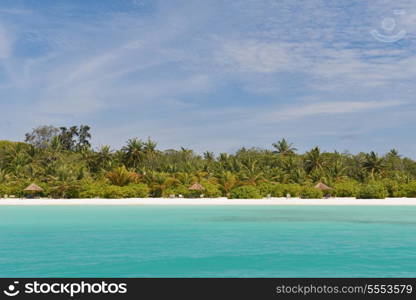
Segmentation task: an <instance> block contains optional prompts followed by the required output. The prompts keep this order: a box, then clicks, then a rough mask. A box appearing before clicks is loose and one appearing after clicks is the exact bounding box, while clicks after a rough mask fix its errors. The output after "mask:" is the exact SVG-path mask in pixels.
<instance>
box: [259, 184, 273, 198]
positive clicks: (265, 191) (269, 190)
mask: <svg viewBox="0 0 416 300" xmlns="http://www.w3.org/2000/svg"><path fill="white" fill-rule="evenodd" d="M275 188H276V184H274V183H270V182H262V183H260V184H258V185H257V189H258V190H259V192H260V194H261V195H262V196H263V197H267V196H268V195H271V196H273V194H274V192H275Z"/></svg>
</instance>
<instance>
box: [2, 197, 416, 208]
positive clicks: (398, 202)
mask: <svg viewBox="0 0 416 300" xmlns="http://www.w3.org/2000/svg"><path fill="white" fill-rule="evenodd" d="M42 205H43V206H54V205H63V206H65V205H81V206H82V205H88V206H91V205H92V206H94V205H98V206H100V205H146V206H151V205H167V206H170V205H189V206H192V205H198V206H215V205H218V206H222V205H224V206H233V205H235V206H246V205H247V206H256V205H257V206H259V205H260V206H268V205H270V206H325V205H326V206H416V198H386V199H355V198H329V199H300V198H291V199H286V198H269V199H227V198H202V199H201V198H195V199H185V198H130V199H21V198H8V199H0V206H42Z"/></svg>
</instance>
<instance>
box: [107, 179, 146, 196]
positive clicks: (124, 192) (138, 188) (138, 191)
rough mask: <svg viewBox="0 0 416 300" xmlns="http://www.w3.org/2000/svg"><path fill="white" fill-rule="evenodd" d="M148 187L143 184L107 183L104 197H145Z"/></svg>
mask: <svg viewBox="0 0 416 300" xmlns="http://www.w3.org/2000/svg"><path fill="white" fill-rule="evenodd" d="M148 195H149V188H148V187H147V185H145V184H141V183H140V184H134V183H133V184H129V185H126V186H117V185H108V186H106V187H105V188H104V197H105V198H110V199H123V198H145V197H147V196H148Z"/></svg>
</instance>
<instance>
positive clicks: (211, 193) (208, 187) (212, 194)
mask: <svg viewBox="0 0 416 300" xmlns="http://www.w3.org/2000/svg"><path fill="white" fill-rule="evenodd" d="M201 185H202V186H203V187H204V188H205V190H204V191H202V194H204V197H208V198H217V197H221V196H222V193H221V190H220V186H219V185H218V184H215V183H212V182H209V181H208V180H203V181H202V182H201Z"/></svg>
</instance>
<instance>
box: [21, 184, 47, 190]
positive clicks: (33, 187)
mask: <svg viewBox="0 0 416 300" xmlns="http://www.w3.org/2000/svg"><path fill="white" fill-rule="evenodd" d="M24 191H25V192H43V188H41V187H40V186H38V185H36V184H34V183H32V184H30V185H29V186H28V187H27V188H25V189H24Z"/></svg>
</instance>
